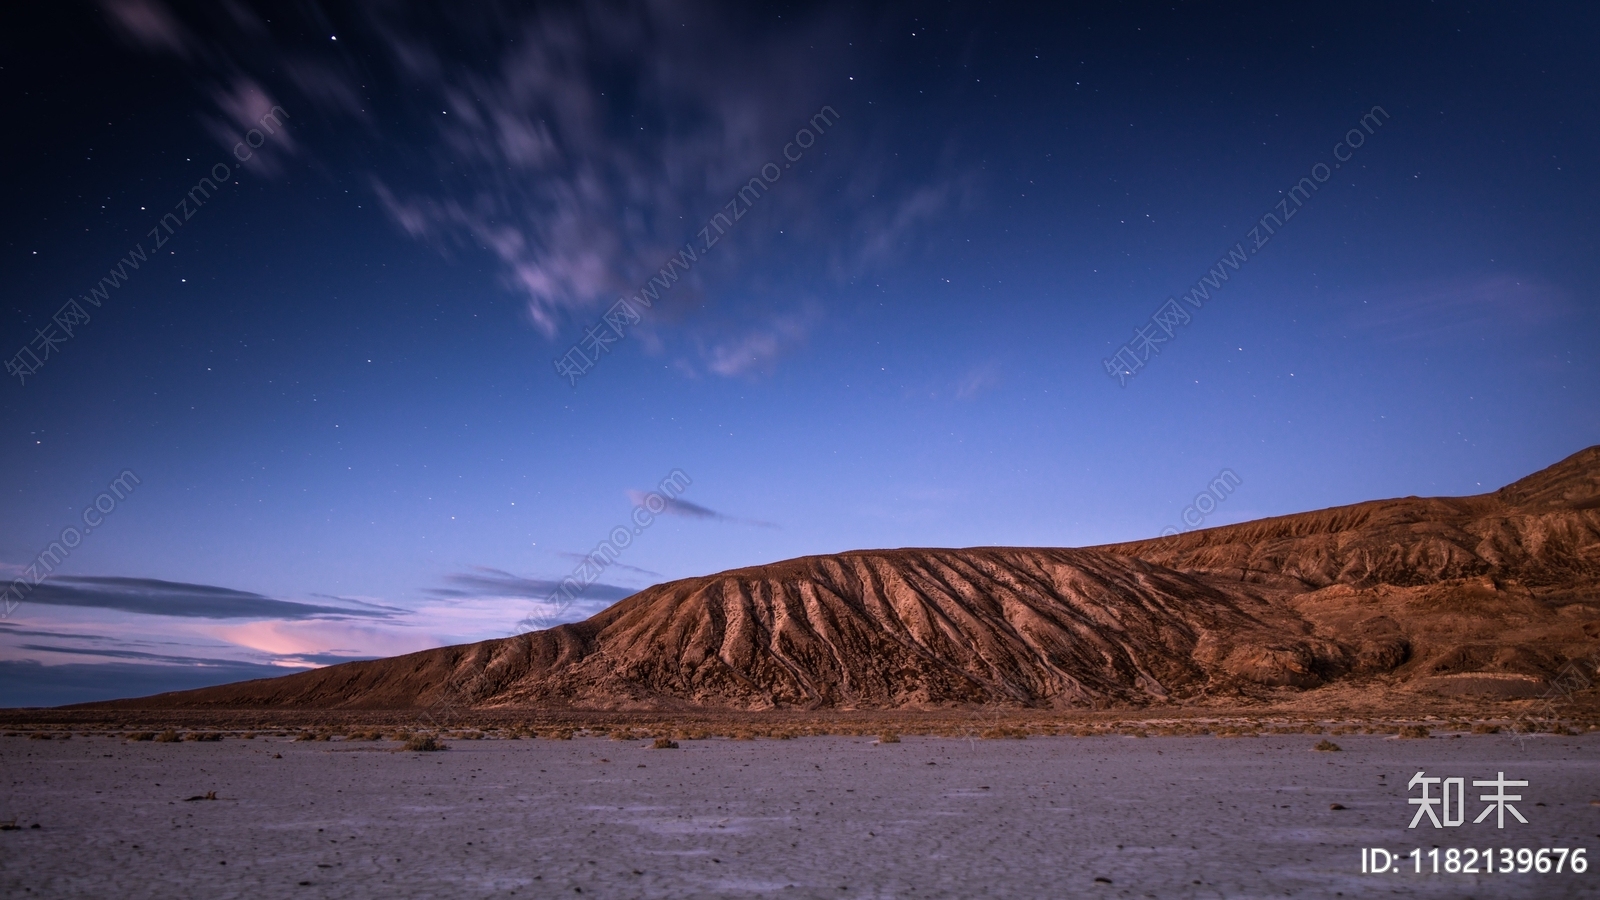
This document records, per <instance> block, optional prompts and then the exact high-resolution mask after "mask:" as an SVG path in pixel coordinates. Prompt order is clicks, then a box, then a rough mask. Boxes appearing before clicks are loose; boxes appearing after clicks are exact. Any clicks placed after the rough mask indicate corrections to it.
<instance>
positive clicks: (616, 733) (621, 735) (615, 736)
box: [606, 728, 633, 741]
mask: <svg viewBox="0 0 1600 900" xmlns="http://www.w3.org/2000/svg"><path fill="white" fill-rule="evenodd" d="M606 737H608V738H611V739H612V740H613V741H631V740H633V732H632V731H630V730H628V729H626V728H613V729H611V731H610V733H608V734H607V735H606Z"/></svg>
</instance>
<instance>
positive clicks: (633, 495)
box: [628, 491, 778, 528]
mask: <svg viewBox="0 0 1600 900" xmlns="http://www.w3.org/2000/svg"><path fill="white" fill-rule="evenodd" d="M650 496H651V493H650V492H648V491H629V492H628V499H629V500H630V501H632V502H633V505H634V506H645V501H646V499H647V498H649V497H650ZM655 496H656V497H658V498H660V499H661V500H665V501H666V507H665V508H664V509H662V510H661V513H660V514H661V515H664V516H682V517H683V518H685V519H707V520H710V521H714V522H736V523H738V524H740V525H755V526H757V527H758V528H777V527H778V526H777V525H775V524H773V523H771V522H763V521H761V520H760V519H741V518H739V517H737V516H729V515H725V514H723V513H719V512H717V511H716V510H714V509H711V508H709V507H705V506H701V505H700V504H698V503H690V502H689V501H688V500H684V499H683V498H681V497H673V498H668V497H663V496H661V495H660V494H655ZM646 508H647V509H650V508H653V507H646Z"/></svg>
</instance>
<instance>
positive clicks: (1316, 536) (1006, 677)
mask: <svg viewBox="0 0 1600 900" xmlns="http://www.w3.org/2000/svg"><path fill="white" fill-rule="evenodd" d="M1597 583H1600V448H1590V449H1588V450H1585V451H1583V452H1581V453H1579V454H1576V455H1575V456H1573V457H1571V458H1569V459H1567V460H1564V461H1563V462H1561V463H1559V464H1557V465H1555V466H1552V467H1551V468H1550V469H1547V470H1545V471H1543V472H1540V473H1538V474H1536V475H1533V476H1531V477H1529V478H1525V479H1523V480H1522V481H1519V482H1516V483H1515V484H1512V485H1510V486H1508V487H1506V488H1503V489H1501V490H1499V491H1496V492H1494V493H1492V494H1483V495H1480V496H1476V497H1464V498H1444V499H1418V498H1405V499H1400V500H1385V501H1375V502H1371V503H1361V504H1356V505H1354V506H1348V507H1339V508H1335V509H1328V510H1321V511H1318V512H1310V513H1302V514H1299V515H1294V516H1282V517H1278V518H1273V519H1265V520H1261V521H1257V522H1250V523H1246V524H1243V525H1234V526H1228V527H1224V528H1213V529H1209V530H1206V531H1199V532H1193V533H1190V534H1183V535H1177V536H1174V537H1170V538H1162V539H1158V540H1151V541H1141V542H1136V543H1129V544H1117V545H1111V546H1106V547H1100V548H1092V549H1084V550H1065V549H1019V548H975V549H966V550H884V551H862V552H852V553H842V554H837V555H833V556H813V557H805V558H801V559H794V560H788V561H785V562H780V563H774V564H771V565H766V566H756V567H752V568H747V569H736V570H733V571H730V572H723V573H721V574H718V575H712V576H707V577H703V578H689V579H684V580H682V581H675V582H671V583H669V584H663V585H658V586H656V587H653V588H649V589H647V590H644V591H641V592H640V593H638V594H635V595H633V596H632V597H629V598H627V599H626V600H623V601H621V602H619V603H617V604H615V605H613V606H612V607H610V608H609V609H606V610H605V611H603V612H601V613H599V614H598V615H596V616H594V617H592V618H590V619H588V620H587V621H584V622H578V623H573V624H570V625H562V626H560V627H557V628H552V629H549V630H547V631H540V632H534V633H531V634H525V635H519V636H517V637H512V638H505V639H502V640H493V641H483V642H481V643H477V644H471V645H465V646H458V647H445V648H441V649H438V650H429V651H424V652H422V653H413V654H410V655H407V656H401V657H395V658H393V659H385V660H374V661H370V662H354V663H346V664H343V665H338V666H331V667H329V668H326V669H319V670H316V671H311V672H303V673H300V674H296V675H290V676H286V677H283V678H274V679H266V680H261V681H252V682H243V683H240V684H234V685H225V686H222V687H217V688H207V689H203V690H198V691H188V692H183V693H176V694H163V695H159V696H157V697H151V698H144V699H141V700H129V701H117V702H116V703H115V704H96V705H100V706H106V705H110V706H122V707H128V708H179V707H183V708H196V707H200V708H205V707H209V708H256V709H261V708H323V709H404V708H417V707H429V706H432V705H435V704H439V703H443V702H449V703H453V704H457V705H462V706H477V707H546V708H550V707H559V708H591V709H649V708H656V709H671V708H695V707H698V708H722V709H768V708H774V707H798V708H835V709H839V708H929V707H938V706H943V705H951V704H994V703H1002V704H1008V705H1024V706H1041V707H1058V708H1065V707H1090V706H1097V707H1100V706H1105V705H1108V704H1109V705H1139V704H1144V703H1150V702H1163V703H1177V704H1181V703H1183V702H1184V701H1186V700H1191V699H1194V698H1199V697H1202V696H1208V695H1210V696H1215V695H1218V694H1227V693H1230V692H1235V691H1240V690H1246V691H1258V690H1261V689H1266V688H1282V689H1290V690H1293V689H1302V690H1305V689H1313V688H1317V687H1319V686H1322V685H1326V684H1328V683H1329V682H1346V683H1355V684H1361V683H1367V682H1373V683H1376V684H1382V685H1386V686H1391V687H1402V688H1414V689H1420V690H1433V691H1438V692H1441V693H1457V694H1460V693H1468V694H1470V693H1473V692H1480V693H1488V694H1491V695H1496V696H1516V695H1518V694H1519V693H1524V694H1525V693H1528V692H1529V691H1534V692H1537V689H1538V688H1539V687H1540V686H1541V685H1543V684H1545V681H1546V679H1547V678H1548V677H1549V676H1550V674H1551V673H1553V672H1554V671H1555V670H1556V669H1557V668H1559V667H1560V666H1561V665H1562V664H1564V663H1566V662H1567V661H1568V660H1570V659H1576V658H1579V657H1581V656H1583V655H1585V654H1588V653H1591V652H1595V651H1597V650H1600V601H1597V600H1596V599H1595V597H1596V593H1595V587H1596V585H1597Z"/></svg>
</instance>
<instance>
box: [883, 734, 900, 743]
mask: <svg viewBox="0 0 1600 900" xmlns="http://www.w3.org/2000/svg"><path fill="white" fill-rule="evenodd" d="M878 743H880V744H898V743H900V735H899V734H896V733H895V732H893V731H885V732H884V733H882V734H880V735H878Z"/></svg>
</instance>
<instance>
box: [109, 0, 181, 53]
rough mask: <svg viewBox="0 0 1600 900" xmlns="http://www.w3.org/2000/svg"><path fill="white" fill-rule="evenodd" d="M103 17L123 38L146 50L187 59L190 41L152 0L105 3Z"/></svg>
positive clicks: (162, 8) (111, 0)
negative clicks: (104, 15) (104, 14)
mask: <svg viewBox="0 0 1600 900" xmlns="http://www.w3.org/2000/svg"><path fill="white" fill-rule="evenodd" d="M103 7H104V9H105V11H106V17H107V18H108V19H109V20H110V22H111V24H112V26H113V28H114V29H115V30H116V31H117V32H118V33H120V34H121V35H122V36H123V37H124V38H125V39H127V40H129V41H130V42H132V43H133V44H135V45H137V46H140V47H143V48H144V49H146V50H157V51H164V52H167V53H175V54H177V55H178V56H181V57H183V58H184V59H188V58H189V57H190V55H191V50H192V44H193V41H194V38H193V36H192V35H190V34H189V31H188V29H186V28H184V27H183V26H182V25H180V24H179V23H178V20H177V19H176V18H174V17H173V15H172V13H171V12H169V11H168V10H167V7H166V6H165V5H164V4H162V3H159V2H156V0H108V2H106V3H104V4H103Z"/></svg>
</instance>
